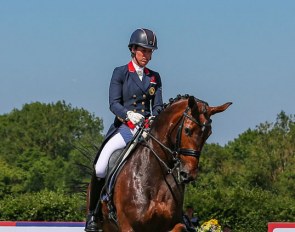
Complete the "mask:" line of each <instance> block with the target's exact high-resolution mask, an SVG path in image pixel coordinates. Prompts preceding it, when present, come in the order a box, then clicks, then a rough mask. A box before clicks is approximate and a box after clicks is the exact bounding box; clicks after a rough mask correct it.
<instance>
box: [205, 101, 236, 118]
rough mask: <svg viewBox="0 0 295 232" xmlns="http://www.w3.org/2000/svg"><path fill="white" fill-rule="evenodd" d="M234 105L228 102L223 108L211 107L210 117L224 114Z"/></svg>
mask: <svg viewBox="0 0 295 232" xmlns="http://www.w3.org/2000/svg"><path fill="white" fill-rule="evenodd" d="M231 104H232V102H227V103H225V104H223V105H221V106H213V107H210V110H209V112H210V115H213V114H217V113H220V112H223V111H225V110H226V109H227V108H228V107H229V106H230V105H231Z"/></svg>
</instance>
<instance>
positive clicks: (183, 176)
mask: <svg viewBox="0 0 295 232" xmlns="http://www.w3.org/2000/svg"><path fill="white" fill-rule="evenodd" d="M194 180H195V177H193V176H192V175H190V174H189V173H188V172H186V171H180V182H181V183H184V184H188V183H189V182H191V181H194Z"/></svg>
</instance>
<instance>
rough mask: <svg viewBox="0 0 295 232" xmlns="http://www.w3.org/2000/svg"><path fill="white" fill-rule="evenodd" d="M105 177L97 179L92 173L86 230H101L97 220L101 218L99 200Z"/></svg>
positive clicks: (95, 231) (92, 231)
mask: <svg viewBox="0 0 295 232" xmlns="http://www.w3.org/2000/svg"><path fill="white" fill-rule="evenodd" d="M104 183H105V179H98V178H97V177H96V175H95V173H94V174H93V175H92V178H91V183H90V190H89V198H90V199H89V209H88V211H89V213H88V215H87V218H86V225H85V231H86V232H100V231H102V228H101V224H100V223H99V221H101V220H102V212H101V203H100V202H99V199H100V193H101V190H102V188H103V186H104Z"/></svg>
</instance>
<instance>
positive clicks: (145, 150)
mask: <svg viewBox="0 0 295 232" xmlns="http://www.w3.org/2000/svg"><path fill="white" fill-rule="evenodd" d="M231 104H232V103H231V102H228V103H225V104H223V105H221V106H217V107H211V106H209V105H208V104H207V103H206V102H204V101H202V100H199V99H197V98H195V97H193V96H188V95H185V96H180V95H178V97H177V98H175V99H170V103H169V104H167V105H166V106H165V107H164V109H163V110H162V111H161V113H160V114H159V115H158V116H157V117H156V118H155V119H154V121H153V123H152V125H151V127H150V130H149V132H148V135H147V138H146V139H145V140H143V141H142V142H140V143H139V144H137V146H136V148H135V149H134V150H133V151H132V153H131V154H130V156H129V158H128V160H127V162H126V164H125V165H124V166H123V168H122V170H121V172H120V173H119V175H118V177H117V180H116V183H115V186H114V191H113V205H114V207H115V210H116V215H117V222H116V223H115V222H114V221H113V220H111V219H110V217H109V216H110V215H109V213H110V212H109V209H108V207H107V203H106V202H103V205H102V214H103V221H104V222H103V231H122V232H133V231H135V232H151V231H154V232H167V231H173V232H180V231H186V227H185V225H184V224H183V220H182V216H183V201H184V190H185V184H187V183H189V182H190V181H193V180H195V179H196V176H197V171H198V163H199V158H200V154H201V150H202V147H203V145H204V143H205V141H206V140H207V138H208V137H209V136H210V134H211V119H210V117H211V116H212V115H214V114H216V113H219V112H222V111H224V110H226V109H227V108H228V107H229V106H230V105H231Z"/></svg>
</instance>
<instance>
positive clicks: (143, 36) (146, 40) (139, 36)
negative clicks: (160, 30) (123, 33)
mask: <svg viewBox="0 0 295 232" xmlns="http://www.w3.org/2000/svg"><path fill="white" fill-rule="evenodd" d="M133 45H137V46H141V47H144V48H148V49H152V50H156V49H158V46H157V37H156V34H155V33H154V32H153V31H151V30H149V29H144V28H139V29H136V30H135V31H134V32H133V33H132V35H131V37H130V41H129V44H128V47H129V50H130V51H131V49H132V46H133Z"/></svg>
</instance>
